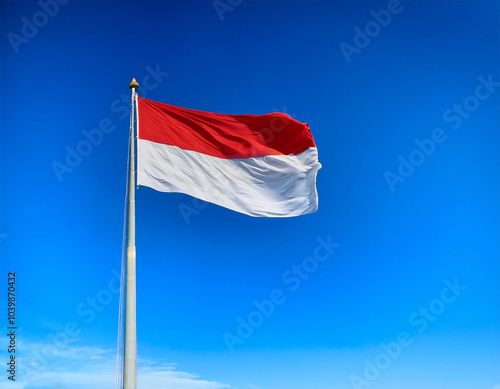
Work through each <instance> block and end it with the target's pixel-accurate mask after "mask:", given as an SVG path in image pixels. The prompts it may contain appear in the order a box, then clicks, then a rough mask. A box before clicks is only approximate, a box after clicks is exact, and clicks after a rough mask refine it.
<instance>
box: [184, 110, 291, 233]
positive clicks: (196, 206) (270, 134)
mask: <svg viewBox="0 0 500 389" xmlns="http://www.w3.org/2000/svg"><path fill="white" fill-rule="evenodd" d="M286 111H287V109H286V106H284V107H283V110H282V111H278V110H277V109H276V108H273V112H274V113H280V114H282V115H279V116H273V117H271V118H270V119H269V122H268V124H267V126H265V127H263V128H261V129H260V130H259V133H260V136H261V137H262V141H263V142H264V143H265V144H267V145H268V144H270V143H271V142H272V141H273V140H274V138H275V137H276V134H278V133H280V132H281V131H283V130H284V129H285V127H286V125H287V124H288V123H289V122H290V120H291V119H293V118H295V115H289V114H287V112H286ZM238 146H239V147H241V150H248V149H249V148H250V149H251V147H252V146H251V145H249V144H248V143H246V142H242V143H241V144H239V145H238ZM213 174H214V175H215V178H216V179H217V180H218V182H220V183H222V184H224V183H225V184H226V185H227V187H230V185H229V183H228V181H227V176H225V175H224V174H222V172H221V173H219V174H217V172H214V173H213ZM208 204H209V203H208V202H207V201H204V200H200V199H197V198H195V197H192V198H191V201H190V204H187V203H185V202H182V203H180V204H179V205H178V206H177V208H178V209H179V212H180V213H181V215H182V218H183V219H184V222H185V223H186V224H187V225H189V224H190V223H191V218H192V217H193V216H198V215H199V214H200V213H201V211H202V210H203V209H205V208H206V207H207V205H208Z"/></svg>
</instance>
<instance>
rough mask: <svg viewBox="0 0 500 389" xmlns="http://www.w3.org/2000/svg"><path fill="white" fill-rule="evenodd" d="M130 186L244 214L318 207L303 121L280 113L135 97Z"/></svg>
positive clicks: (314, 164) (312, 154) (313, 155)
mask: <svg viewBox="0 0 500 389" xmlns="http://www.w3.org/2000/svg"><path fill="white" fill-rule="evenodd" d="M137 106H138V123H139V125H138V130H137V155H138V157H137V184H138V185H143V186H148V187H150V188H153V189H156V190H158V191H161V192H179V193H186V194H188V195H190V196H193V197H196V198H199V199H201V200H204V201H208V202H211V203H214V204H217V205H220V206H222V207H225V208H229V209H232V210H234V211H237V212H241V213H244V214H247V215H250V216H264V217H289V216H298V215H304V214H308V213H312V212H315V211H316V210H317V209H318V194H317V191H316V174H317V172H318V170H319V169H320V168H321V165H320V163H319V162H318V151H317V149H316V145H315V144H314V139H313V137H312V135H311V132H310V131H309V125H308V124H306V123H300V122H298V121H296V120H294V119H292V118H291V117H290V116H288V115H287V114H284V113H271V114H267V115H261V116H256V115H224V114H218V113H210V112H202V111H195V110H191V109H186V108H180V107H175V106H173V105H167V104H162V103H158V102H156V101H152V100H148V99H145V98H142V97H138V102H137Z"/></svg>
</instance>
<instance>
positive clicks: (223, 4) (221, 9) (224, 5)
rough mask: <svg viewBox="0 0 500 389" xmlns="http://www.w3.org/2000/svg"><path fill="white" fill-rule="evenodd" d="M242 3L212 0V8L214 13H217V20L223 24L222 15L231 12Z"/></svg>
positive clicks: (231, 0)
mask: <svg viewBox="0 0 500 389" xmlns="http://www.w3.org/2000/svg"><path fill="white" fill-rule="evenodd" d="M242 2H243V0H214V1H213V2H212V5H213V6H214V9H215V12H217V16H218V17H219V20H220V21H221V22H223V21H224V14H225V13H226V12H233V11H234V9H235V8H236V7H237V6H238V5H240V4H241V3H242Z"/></svg>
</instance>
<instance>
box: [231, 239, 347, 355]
mask: <svg viewBox="0 0 500 389" xmlns="http://www.w3.org/2000/svg"><path fill="white" fill-rule="evenodd" d="M316 242H317V245H316V247H315V248H314V251H313V255H312V256H310V257H306V258H304V259H303V260H302V262H300V264H294V265H292V266H291V267H290V268H289V269H287V270H285V271H284V272H283V273H282V275H281V282H282V283H283V285H284V286H283V287H282V288H276V289H273V290H272V291H271V292H270V293H269V298H268V299H264V300H262V301H258V300H254V301H253V303H252V304H253V306H254V307H255V309H254V310H253V311H251V312H250V313H249V314H248V315H245V317H241V316H238V317H237V318H236V322H237V326H236V329H235V331H234V333H230V332H224V334H222V339H224V342H225V343H226V346H227V348H228V349H229V351H230V352H231V353H232V352H233V351H234V347H235V346H236V345H238V344H240V345H241V344H242V343H243V342H244V341H245V340H246V339H248V338H249V337H250V336H252V334H253V333H254V330H255V329H256V328H258V327H260V326H261V325H262V324H264V321H265V319H266V318H269V317H270V316H271V315H272V314H273V313H274V311H275V309H276V307H277V306H278V305H281V304H283V303H284V302H285V301H286V299H287V295H286V294H287V290H288V292H295V291H297V290H298V289H299V288H300V286H301V285H302V283H303V281H305V280H307V279H308V278H309V277H310V276H311V275H312V274H313V273H314V272H316V271H317V270H318V268H319V266H320V263H321V262H324V261H326V260H327V259H328V258H330V256H331V255H332V254H333V253H334V252H335V249H337V248H339V247H340V244H338V243H334V242H332V240H331V236H330V235H328V236H327V238H326V240H325V239H323V238H321V237H318V238H316ZM285 286H286V289H285Z"/></svg>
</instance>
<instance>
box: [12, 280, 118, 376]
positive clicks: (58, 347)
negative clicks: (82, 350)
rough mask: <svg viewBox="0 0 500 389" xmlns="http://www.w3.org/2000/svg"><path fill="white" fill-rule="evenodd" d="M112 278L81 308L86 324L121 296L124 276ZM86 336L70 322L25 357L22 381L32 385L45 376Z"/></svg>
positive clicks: (77, 310)
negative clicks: (55, 361) (38, 377)
mask: <svg viewBox="0 0 500 389" xmlns="http://www.w3.org/2000/svg"><path fill="white" fill-rule="evenodd" d="M111 274H112V277H111V278H110V279H109V281H108V282H107V284H106V287H104V288H102V289H100V290H99V291H98V292H97V293H96V294H95V295H94V296H92V297H90V296H89V297H87V299H86V300H85V301H84V302H82V303H80V304H78V305H77V306H76V308H75V313H76V314H77V315H78V317H81V318H83V320H84V322H85V323H86V324H90V323H91V322H92V321H94V320H95V318H96V317H97V314H98V313H99V312H102V311H103V310H104V309H105V308H106V307H107V306H108V305H109V304H111V302H112V301H113V299H114V296H115V295H116V294H119V293H120V273H118V272H117V271H116V270H112V271H111ZM81 332H82V326H81V325H79V324H78V323H77V322H76V321H73V320H72V321H68V322H67V323H66V324H65V325H64V327H63V330H62V331H59V332H57V333H53V334H50V335H48V337H47V338H48V339H47V343H46V344H45V345H43V346H41V347H39V348H35V349H32V350H30V353H29V354H27V355H24V356H23V359H22V364H20V365H19V372H20V375H19V376H20V377H21V379H22V381H23V382H29V381H30V380H32V379H34V378H35V377H36V376H37V375H40V374H43V372H44V371H45V370H47V369H48V368H49V367H50V366H51V359H52V358H55V357H57V356H58V355H59V354H60V353H62V352H64V351H66V350H67V349H68V347H69V346H70V345H71V343H72V342H74V341H76V340H77V339H78V338H77V337H78V335H79V334H80V333H81Z"/></svg>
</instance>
